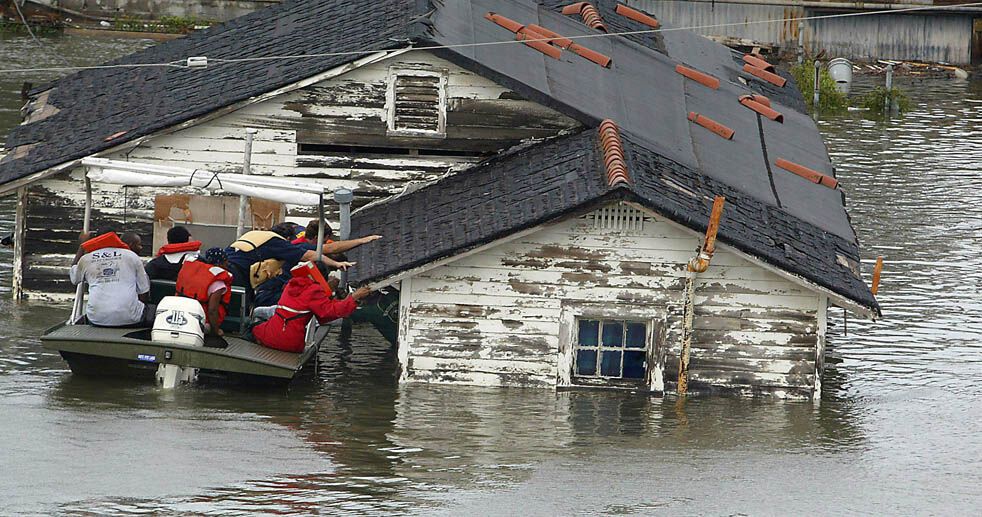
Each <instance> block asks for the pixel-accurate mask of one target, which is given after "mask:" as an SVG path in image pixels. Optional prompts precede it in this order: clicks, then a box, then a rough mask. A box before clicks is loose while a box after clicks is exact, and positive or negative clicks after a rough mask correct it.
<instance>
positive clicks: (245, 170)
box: [235, 127, 257, 238]
mask: <svg viewBox="0 0 982 517" xmlns="http://www.w3.org/2000/svg"><path fill="white" fill-rule="evenodd" d="M256 133H257V130H256V129H255V128H251V127H250V128H248V129H246V140H245V157H244V159H243V161H242V174H244V175H246V176H248V175H250V174H252V140H253V138H254V137H255V135H256ZM248 208H249V196H239V221H238V223H237V224H236V227H235V237H236V238H239V237H241V236H242V234H243V233H245V220H246V212H247V211H248ZM249 229H250V230H251V229H252V224H250V225H249Z"/></svg>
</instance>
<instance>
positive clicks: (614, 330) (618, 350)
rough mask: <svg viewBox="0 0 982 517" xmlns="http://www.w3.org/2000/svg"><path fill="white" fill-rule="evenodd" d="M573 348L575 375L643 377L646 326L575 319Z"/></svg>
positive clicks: (624, 321) (640, 378) (594, 377)
mask: <svg viewBox="0 0 982 517" xmlns="http://www.w3.org/2000/svg"><path fill="white" fill-rule="evenodd" d="M573 349H574V352H575V355H574V360H573V374H574V375H575V376H576V377H581V378H593V379H634V380H643V379H644V376H645V371H646V369H647V352H648V326H647V325H646V324H644V323H641V322H636V321H626V320H602V319H586V318H582V319H578V320H576V343H574V347H573Z"/></svg>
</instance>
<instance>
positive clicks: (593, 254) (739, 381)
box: [400, 214, 822, 396]
mask: <svg viewBox="0 0 982 517" xmlns="http://www.w3.org/2000/svg"><path fill="white" fill-rule="evenodd" d="M699 243H700V237H699V236H698V235H696V234H695V233H694V232H691V231H688V230H686V229H683V228H680V227H679V226H678V225H676V224H673V223H669V222H666V221H664V220H661V219H660V218H655V217H652V216H650V215H649V214H646V215H645V220H644V225H643V230H642V231H640V232H637V231H633V230H629V231H615V230H609V229H600V228H597V227H596V226H595V223H594V215H593V214H587V215H586V216H583V217H578V218H574V219H570V220H567V221H564V222H561V223H558V224H555V225H553V226H550V227H547V228H544V229H542V230H540V231H538V232H535V233H532V234H529V235H526V236H524V237H522V238H519V239H516V240H514V241H511V242H507V243H503V244H501V245H499V246H495V247H493V248H490V249H488V250H485V251H483V252H480V253H477V254H474V255H470V256H467V257H463V258H461V259H459V260H456V261H453V262H451V263H449V264H446V265H442V266H439V267H437V268H434V269H431V270H429V271H425V272H423V273H420V274H417V275H415V276H413V277H412V279H411V280H412V290H411V292H410V293H408V295H407V294H406V293H404V294H403V300H404V301H403V305H405V299H406V298H408V299H409V307H408V308H407V307H405V306H403V307H401V308H400V311H401V312H400V314H402V315H403V317H404V318H409V319H408V320H407V321H404V322H403V323H404V325H402V327H401V328H402V329H403V330H404V332H405V335H400V347H401V350H400V353H401V354H403V355H404V356H405V357H406V359H405V361H404V364H405V365H406V367H407V370H406V371H404V372H403V376H402V378H403V380H405V381H408V382H450V383H467V384H493V385H519V386H556V385H560V386H562V385H568V384H569V382H570V381H569V378H570V376H569V372H567V371H566V370H567V369H568V368H569V367H570V365H571V364H572V363H571V362H570V360H569V358H568V357H565V358H564V357H561V354H560V350H561V348H562V347H564V346H567V345H568V343H563V340H564V339H567V340H568V338H561V336H565V335H567V334H568V329H566V328H564V325H568V324H569V323H565V324H564V323H562V320H564V319H565V320H570V319H571V317H570V316H569V314H572V315H573V316H574V317H575V313H576V312H577V311H578V310H580V309H579V308H581V307H587V306H593V307H604V308H606V310H608V311H609V312H611V313H612V314H623V315H624V316H623V317H628V319H631V316H632V315H633V316H635V317H636V318H637V319H644V320H648V319H654V320H656V321H659V322H660V323H661V325H662V326H663V328H662V329H661V331H662V334H663V337H662V340H663V342H662V343H660V344H658V348H657V350H656V351H655V355H654V357H656V362H657V364H656V365H655V366H654V367H655V368H656V371H655V372H653V375H651V376H650V377H649V380H650V384H649V387H650V388H651V389H653V390H655V391H662V390H665V389H667V390H672V389H674V385H675V379H676V377H677V364H678V359H677V353H678V349H679V343H680V339H681V321H682V290H683V287H684V280H685V264H686V262H687V261H688V260H689V259H690V258H691V257H692V256H693V254H694V253H695V250H696V249H697V248H698V246H699ZM818 308H819V295H818V294H816V293H813V292H811V291H809V290H808V289H806V288H804V287H801V286H799V285H797V284H794V283H791V282H790V281H788V280H785V279H783V278H781V277H779V276H777V275H776V274H774V273H771V272H769V271H767V270H765V269H764V268H762V267H760V266H758V265H755V264H753V263H751V262H750V261H747V260H746V259H743V258H741V257H739V256H737V255H736V254H735V253H732V252H727V251H726V250H723V249H721V250H720V251H718V252H717V253H716V256H715V257H714V258H713V262H712V266H710V268H709V270H708V271H707V272H706V273H703V274H701V275H699V276H698V278H697V281H696V314H695V320H694V329H695V330H694V333H693V344H692V360H691V377H690V379H691V380H690V384H691V385H692V386H693V387H694V388H706V389H711V388H729V389H733V390H736V391H742V392H774V393H780V394H783V395H802V396H807V395H808V394H810V393H811V391H812V389H813V388H814V387H815V385H816V369H817V367H818V365H817V364H816V354H817V350H818V345H819V342H818V337H819V333H820V330H822V329H820V328H819V319H818ZM564 313H565V314H567V315H566V316H563V314H564ZM585 313H586V312H585ZM560 364H562V365H563V366H562V369H561V370H560ZM649 368H651V366H650V365H649Z"/></svg>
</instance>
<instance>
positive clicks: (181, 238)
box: [167, 226, 191, 244]
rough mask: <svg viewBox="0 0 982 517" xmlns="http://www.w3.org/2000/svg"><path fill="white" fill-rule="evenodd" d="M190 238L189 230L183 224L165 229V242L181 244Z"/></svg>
mask: <svg viewBox="0 0 982 517" xmlns="http://www.w3.org/2000/svg"><path fill="white" fill-rule="evenodd" d="M189 240H191V232H189V231H188V229H187V228H185V227H183V226H175V227H173V228H171V229H170V230H167V244H183V243H185V242H187V241H189Z"/></svg>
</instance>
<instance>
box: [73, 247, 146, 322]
mask: <svg viewBox="0 0 982 517" xmlns="http://www.w3.org/2000/svg"><path fill="white" fill-rule="evenodd" d="M93 235H95V237H92V236H93ZM90 237H92V238H90ZM81 241H82V243H81V245H80V246H79V247H78V252H77V253H75V259H74V260H73V261H72V268H71V270H70V271H69V278H70V279H71V281H72V283H73V284H75V285H78V284H79V283H81V282H83V281H85V282H87V283H88V284H89V296H88V299H87V300H86V305H85V313H86V317H87V318H88V322H89V323H91V324H92V325H96V326H100V327H130V326H151V325H153V319H154V315H155V312H156V307H155V306H153V305H150V304H148V303H146V302H147V299H148V294H149V292H150V278H149V277H147V272H146V271H145V270H144V269H143V262H142V261H141V260H140V257H139V256H138V255H137V254H138V253H139V252H140V251H141V250H142V249H143V246H142V242H141V240H140V236H139V235H136V234H135V233H132V232H129V233H124V234H123V237H122V238H120V237H119V236H118V235H116V233H115V232H112V231H103V232H93V233H90V234H83V235H82V238H81Z"/></svg>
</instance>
